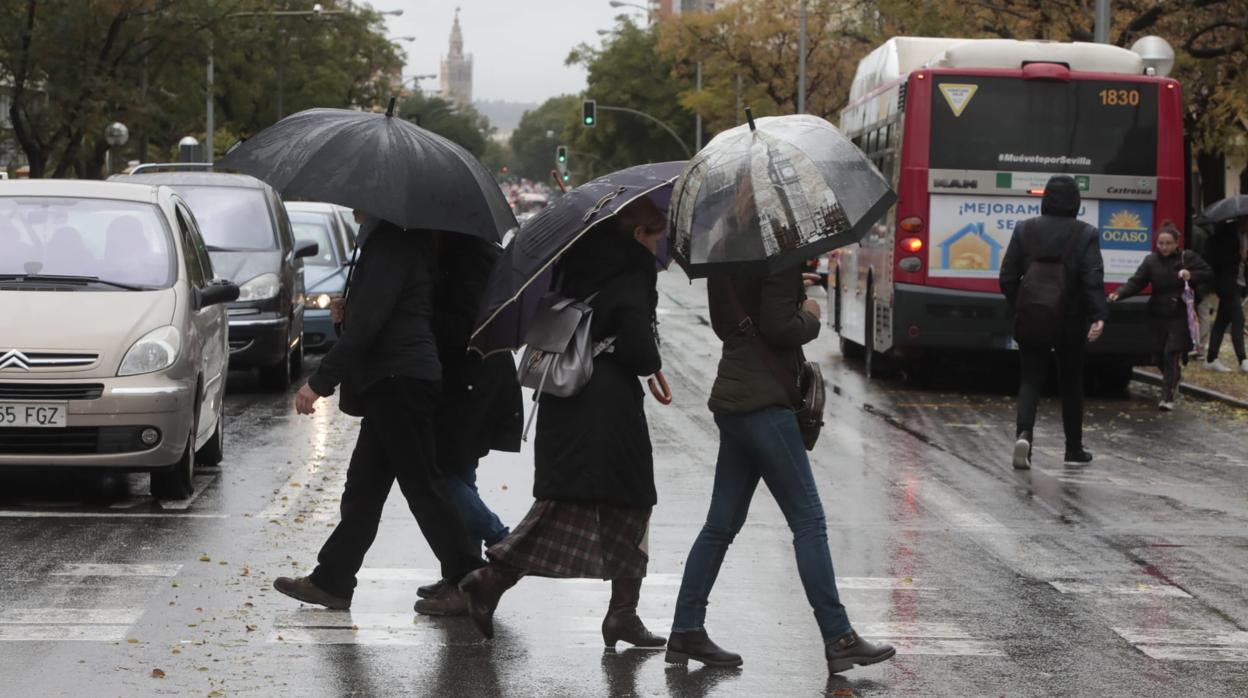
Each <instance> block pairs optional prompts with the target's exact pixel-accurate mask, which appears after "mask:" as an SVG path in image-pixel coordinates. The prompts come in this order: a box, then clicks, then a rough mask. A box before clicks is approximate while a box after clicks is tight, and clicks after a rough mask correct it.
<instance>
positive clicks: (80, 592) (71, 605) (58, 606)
mask: <svg viewBox="0 0 1248 698" xmlns="http://www.w3.org/2000/svg"><path fill="white" fill-rule="evenodd" d="M181 569H182V565H181V564H179V563H147V564H117V563H65V564H61V565H59V566H57V567H56V568H54V569H52V570H51V571H49V572H48V573H47V574H48V577H49V580H48V581H49V583H48V584H45V585H44V586H43V589H44V590H46V592H47V598H45V599H43V602H44V603H45V604H46V605H40V606H10V605H9V604H8V603H3V602H0V642H121V641H124V640H125V639H126V638H127V634H128V633H129V631H130V630H131V628H132V627H133V626H134V625H135V624H137V623H138V622H139V620H140V618H142V616H143V614H144V612H145V611H146V608H147V604H148V602H149V601H150V600H151V597H152V596H153V595H154V594H155V593H156V591H157V589H158V588H163V584H161V583H162V582H165V581H166V580H168V579H170V578H172V577H174V576H176V575H177V574H178V572H179V571H181ZM53 604H55V605H53Z"/></svg>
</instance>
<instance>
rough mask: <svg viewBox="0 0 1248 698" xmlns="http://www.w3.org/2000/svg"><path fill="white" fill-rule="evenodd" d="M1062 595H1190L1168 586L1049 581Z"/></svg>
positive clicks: (1177, 596) (1185, 596)
mask: <svg viewBox="0 0 1248 698" xmlns="http://www.w3.org/2000/svg"><path fill="white" fill-rule="evenodd" d="M1049 584H1050V585H1052V587H1053V588H1054V589H1057V590H1058V591H1059V592H1061V593H1063V594H1103V595H1108V596H1168V597H1172V598H1179V599H1190V598H1192V595H1191V594H1189V593H1187V592H1186V591H1183V590H1182V589H1180V588H1178V587H1176V586H1172V585H1170V584H1148V583H1144V582H1140V583H1138V584H1097V583H1093V582H1067V581H1050V582H1049Z"/></svg>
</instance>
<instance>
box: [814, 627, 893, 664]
mask: <svg viewBox="0 0 1248 698" xmlns="http://www.w3.org/2000/svg"><path fill="white" fill-rule="evenodd" d="M823 653H824V656H825V657H826V658H827V660H828V673H829V674H838V673H840V672H842V671H846V670H848V669H852V668H853V667H854V665H855V664H857V665H858V666H867V665H869V664H878V663H879V662H882V661H884V660H886V659H892V658H893V655H895V654H897V650H895V649H893V646H892V645H890V644H888V643H886V642H880V643H875V642H871V641H870V640H864V639H863V638H861V637H858V633H856V632H854V631H853V630H851V631H849V632H847V633H845V634H844V635H842V636H840V637H838V638H834V639H832V640H825V641H824V643H823Z"/></svg>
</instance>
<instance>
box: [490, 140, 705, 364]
mask: <svg viewBox="0 0 1248 698" xmlns="http://www.w3.org/2000/svg"><path fill="white" fill-rule="evenodd" d="M684 166H685V163H684V162H660V163H654V164H650V165H638V166H636V167H630V168H628V169H626V170H620V171H619V172H612V173H611V174H609V175H606V176H604V177H599V178H598V179H595V180H594V181H592V182H587V183H585V184H582V185H581V186H579V187H577V188H575V189H573V190H572V191H570V192H568V193H567V194H564V195H563V196H562V197H560V198H559V199H558V200H556V201H555V202H554V203H553V204H551V205H550V206H547V207H546V208H545V209H543V210H542V212H541V213H539V214H537V215H536V216H534V217H533V218H532V219H530V220H529V221H528V222H527V223H525V224H524V227H522V228H520V231H519V232H518V233H516V236H515V239H513V240H512V241H511V244H510V245H508V246H507V249H506V250H505V251H504V252H503V256H502V257H501V258H500V259H499V260H498V263H497V264H495V265H494V272H493V273H492V274H491V275H490V280H489V283H488V285H487V288H486V295H485V300H484V302H483V303H482V305H481V312H480V315H479V316H478V318H477V330H476V331H475V332H474V333H473V335H472V340H471V342H470V343H469V348H470V349H475V350H476V351H478V352H480V353H482V354H487V355H488V354H491V353H493V352H496V351H502V350H504V349H506V350H514V349H518V348H519V347H521V346H523V345H524V333H525V331H526V330H527V329H528V326H529V323H530V322H531V321H532V319H533V315H534V313H536V312H537V306H538V302H539V301H540V300H541V298H542V296H543V295H545V294H546V292H548V291H549V290H550V284H551V279H552V276H553V269H554V266H555V262H557V261H558V260H559V257H560V256H561V255H563V253H564V252H566V251H567V250H568V249H569V248H570V247H572V245H573V244H574V243H576V241H577V240H579V239H581V236H583V235H585V233H587V232H589V231H590V230H591V229H593V227H594V226H596V225H598V224H599V223H601V222H603V221H605V220H607V219H609V218H611V217H612V216H613V215H615V214H616V213H617V212H618V211H619V210H620V209H622V208H624V206H626V205H627V204H628V203H630V202H632V201H633V200H635V199H637V198H638V197H642V196H646V197H649V199H650V200H651V201H652V202H654V204H655V206H657V207H658V208H659V210H660V211H667V206H668V203H669V202H670V201H671V197H672V184H673V183H674V182H675V181H676V177H678V176H679V175H680V171H681V170H682V169H683V168H684ZM666 247H667V245H666V244H663V243H662V242H661V243H660V244H659V248H660V250H661V253H660V254H661V255H662V256H661V257H660V259H659V260H658V261H659V264H660V265H661V266H666V264H667V261H668V260H667V259H666V254H665V253H666V250H665V248H666Z"/></svg>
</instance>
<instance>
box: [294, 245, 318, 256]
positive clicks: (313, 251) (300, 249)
mask: <svg viewBox="0 0 1248 698" xmlns="http://www.w3.org/2000/svg"><path fill="white" fill-rule="evenodd" d="M320 252H321V246H320V245H318V244H316V243H315V242H314V241H312V240H298V241H296V242H295V259H301V258H303V257H315V256H316V255H318V254H320Z"/></svg>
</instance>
